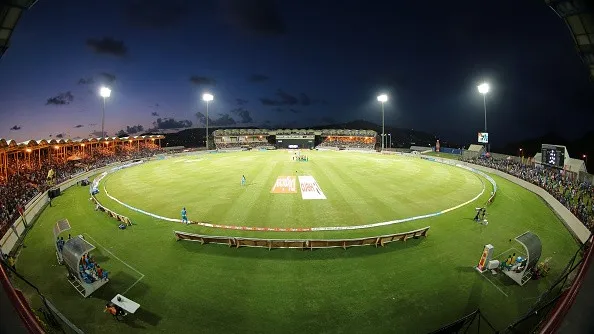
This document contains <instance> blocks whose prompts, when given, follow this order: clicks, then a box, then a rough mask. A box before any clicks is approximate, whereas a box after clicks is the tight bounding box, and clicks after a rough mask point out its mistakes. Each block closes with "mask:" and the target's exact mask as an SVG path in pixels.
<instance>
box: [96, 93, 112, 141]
mask: <svg viewBox="0 0 594 334" xmlns="http://www.w3.org/2000/svg"><path fill="white" fill-rule="evenodd" d="M99 95H100V96H101V97H102V98H103V113H102V114H101V137H100V138H103V137H104V136H105V99H106V98H108V97H110V96H111V89H109V88H107V87H101V89H99Z"/></svg>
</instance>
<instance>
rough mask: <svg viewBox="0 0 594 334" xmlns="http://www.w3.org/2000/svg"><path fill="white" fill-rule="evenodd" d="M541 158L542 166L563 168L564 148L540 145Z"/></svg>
mask: <svg viewBox="0 0 594 334" xmlns="http://www.w3.org/2000/svg"><path fill="white" fill-rule="evenodd" d="M541 153H542V158H541V161H540V162H541V163H542V164H543V165H547V166H551V167H557V168H563V166H564V165H565V146H558V145H549V144H542V149H541Z"/></svg>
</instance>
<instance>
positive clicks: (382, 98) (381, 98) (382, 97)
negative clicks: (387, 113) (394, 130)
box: [377, 94, 388, 151]
mask: <svg viewBox="0 0 594 334" xmlns="http://www.w3.org/2000/svg"><path fill="white" fill-rule="evenodd" d="M377 100H378V101H379V102H381V103H382V151H383V150H384V146H385V145H384V143H385V140H386V139H385V138H386V134H385V122H384V103H386V102H387V101H388V95H386V94H381V95H378V96H377Z"/></svg>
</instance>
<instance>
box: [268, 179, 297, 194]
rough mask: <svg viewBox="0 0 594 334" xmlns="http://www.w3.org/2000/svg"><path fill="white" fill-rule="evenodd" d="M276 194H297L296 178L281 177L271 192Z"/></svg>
mask: <svg viewBox="0 0 594 334" xmlns="http://www.w3.org/2000/svg"><path fill="white" fill-rule="evenodd" d="M270 192H271V193H274V194H294V193H296V192H297V186H296V180H295V177H294V176H279V177H278V178H277V179H276V182H275V183H274V186H273V187H272V190H270Z"/></svg>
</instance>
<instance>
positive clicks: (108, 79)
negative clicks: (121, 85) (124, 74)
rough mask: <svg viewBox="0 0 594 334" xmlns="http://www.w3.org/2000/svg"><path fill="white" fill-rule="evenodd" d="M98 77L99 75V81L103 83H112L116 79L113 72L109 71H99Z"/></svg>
mask: <svg viewBox="0 0 594 334" xmlns="http://www.w3.org/2000/svg"><path fill="white" fill-rule="evenodd" d="M98 77H99V81H101V83H104V84H112V83H114V82H115V81H116V79H117V78H116V76H115V74H111V73H107V72H101V73H99V74H98Z"/></svg>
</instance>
